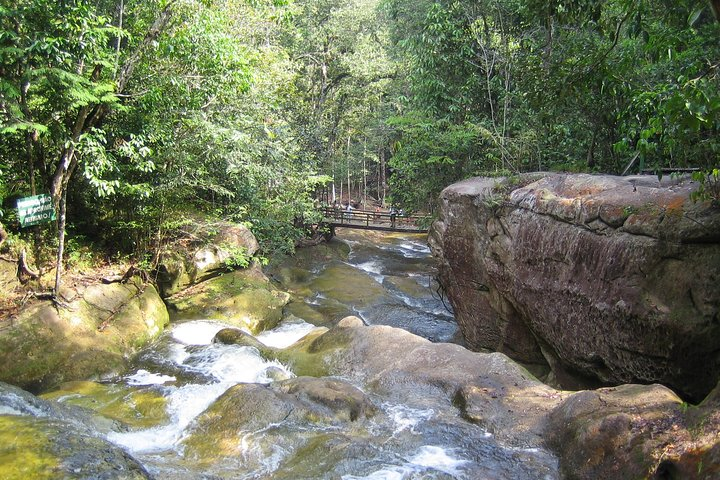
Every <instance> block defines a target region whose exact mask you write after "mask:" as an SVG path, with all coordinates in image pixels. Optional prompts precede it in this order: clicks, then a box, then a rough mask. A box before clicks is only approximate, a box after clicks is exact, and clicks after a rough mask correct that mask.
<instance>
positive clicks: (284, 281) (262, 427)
mask: <svg viewBox="0 0 720 480" xmlns="http://www.w3.org/2000/svg"><path fill="white" fill-rule="evenodd" d="M267 274H268V276H269V277H270V278H271V279H272V280H273V281H274V282H275V283H277V285H278V288H280V289H283V290H285V291H288V292H290V293H291V295H292V298H293V300H292V301H291V303H290V304H289V305H288V306H287V307H286V309H285V318H284V320H283V322H282V323H281V324H280V325H279V326H278V327H277V328H275V329H273V330H272V331H267V332H263V333H262V334H260V335H258V336H257V337H256V338H257V339H258V340H259V341H260V342H262V343H263V344H265V345H267V346H269V347H275V348H278V349H283V348H286V347H288V346H290V345H292V344H293V343H295V342H296V341H298V340H299V339H301V338H302V337H304V336H306V335H308V334H309V333H311V332H313V331H315V330H316V329H317V327H332V326H333V325H334V324H336V323H337V322H338V321H339V320H340V319H342V318H343V317H345V316H348V315H355V316H357V317H359V318H360V319H362V321H363V323H365V324H367V325H389V326H393V327H399V328H403V329H406V330H408V331H410V332H412V333H414V334H416V335H418V336H422V337H424V338H427V339H429V340H431V341H433V342H453V341H456V339H457V338H458V334H457V325H456V324H455V323H454V320H453V317H452V314H451V313H450V312H449V311H448V310H447V308H446V307H445V305H444V304H443V302H442V300H441V299H440V297H439V295H438V294H437V293H436V286H435V283H434V280H433V277H434V267H433V261H432V258H431V256H430V251H429V249H428V247H427V245H426V244H425V238H424V237H423V236H418V235H408V234H404V235H398V234H382V235H381V234H378V233H374V232H359V233H356V232H355V231H348V230H340V231H339V238H336V239H334V240H333V241H332V242H331V243H330V244H329V245H322V246H319V247H312V248H308V249H303V250H301V251H299V252H298V254H297V255H296V256H295V257H293V258H289V259H287V260H285V261H284V262H282V263H281V264H279V265H274V266H272V267H271V268H269V269H268V272H267ZM225 327H227V326H226V325H224V324H222V323H220V322H216V321H209V320H204V319H197V320H191V321H183V322H182V323H173V324H172V325H171V327H170V328H168V330H167V331H166V332H165V333H164V334H163V336H162V337H161V339H160V340H159V341H157V342H155V343H154V344H153V345H151V346H150V347H149V348H147V349H145V350H144V351H143V352H142V353H141V355H139V357H138V359H137V361H136V365H135V369H134V371H132V372H131V373H130V374H129V375H126V376H124V377H122V378H120V379H116V380H115V381H113V382H108V383H103V384H100V385H98V384H92V386H87V385H84V384H81V385H79V386H76V387H77V388H75V390H74V391H65V392H62V391H61V392H56V393H55V394H53V395H54V399H56V400H59V401H63V402H68V403H74V404H77V405H84V404H86V403H87V402H96V403H97V402H104V404H106V405H108V408H107V410H106V411H105V412H102V411H101V413H104V414H106V415H108V416H109V417H111V418H115V419H117V420H119V421H121V422H122V424H123V425H124V426H123V427H122V428H115V429H111V430H109V431H108V432H106V433H105V436H106V438H107V439H109V440H110V441H111V442H113V443H115V444H117V445H120V446H121V447H123V448H124V449H125V450H126V451H128V452H130V453H131V454H132V455H133V456H134V457H135V458H137V459H138V460H139V461H140V462H141V463H142V464H143V465H144V466H145V468H147V469H148V471H149V472H150V473H151V474H152V475H154V476H155V477H156V478H158V479H285V478H286V479H302V478H307V479H341V480H355V479H388V480H396V479H397V480H401V479H450V478H459V479H513V480H515V479H554V478H558V472H557V462H556V459H555V458H554V457H553V456H552V455H550V454H548V453H547V452H544V451H540V450H537V449H532V448H517V447H510V446H505V445H503V444H502V443H501V442H499V441H497V440H496V439H495V438H494V437H493V435H491V434H489V433H487V432H486V431H484V430H483V429H482V428H480V427H478V426H476V425H473V424H471V423H469V422H467V421H465V420H463V419H462V418H461V417H460V416H459V415H458V412H457V410H456V409H455V408H453V407H452V405H450V404H449V403H448V402H447V399H443V400H440V399H439V397H438V398H436V397H434V396H432V395H426V394H424V393H423V394H418V395H410V396H407V395H404V394H398V395H391V396H388V395H383V394H379V393H377V392H375V391H374V390H373V388H372V387H371V386H368V385H360V384H356V385H351V386H349V387H348V388H354V389H357V390H358V391H360V392H362V394H363V395H365V396H366V397H367V399H368V402H369V403H370V404H371V407H370V408H371V410H372V412H373V413H372V415H370V414H368V415H366V417H363V418H361V419H358V420H357V421H351V422H336V421H314V420H313V421H306V420H304V418H305V417H300V416H291V415H290V414H288V415H287V416H286V417H285V418H281V419H280V420H277V419H270V420H267V421H265V420H264V419H263V418H253V419H251V421H250V422H249V423H245V424H243V425H244V426H243V427H242V428H240V427H238V428H237V429H235V430H233V429H232V428H230V427H231V426H232V425H234V423H233V422H234V421H235V418H234V417H235V413H236V412H233V411H229V412H228V411H223V412H224V413H222V415H227V417H226V418H223V417H222V415H221V416H220V417H221V418H220V419H219V421H220V422H221V424H222V423H226V424H229V425H230V427H228V428H230V431H231V434H230V435H226V436H225V437H218V436H215V437H213V436H212V435H213V429H212V427H208V426H207V424H203V423H198V418H199V417H200V416H201V414H203V412H206V411H208V412H215V411H216V410H213V409H214V405H216V404H217V403H219V401H218V399H219V398H221V396H223V397H224V395H223V394H226V392H227V391H228V389H231V387H233V386H235V385H238V384H245V386H246V387H247V386H250V387H252V386H253V385H261V386H268V387H272V385H274V384H277V383H278V382H279V381H282V380H284V379H290V378H293V377H294V376H295V373H294V372H293V371H292V368H291V367H289V366H287V365H284V364H283V363H281V362H280V361H278V360H268V359H266V358H263V356H261V354H260V352H259V351H258V349H256V348H253V347H249V346H239V345H225V344H220V343H213V337H214V336H215V334H216V333H217V332H218V331H220V330H221V329H223V328H225ZM358 368H362V365H359V366H358ZM339 380H342V381H347V382H350V380H344V379H339ZM83 389H84V390H83ZM266 390H267V389H265V390H262V391H266ZM242 398H245V400H244V403H243V404H242V405H246V406H248V408H256V402H257V403H258V404H259V403H260V402H261V400H257V401H256V400H255V399H254V398H253V397H249V399H248V398H247V397H242ZM241 408H243V407H241ZM208 409H210V410H208ZM240 416H241V415H240ZM210 417H212V415H210ZM306 417H307V418H313V417H312V416H311V415H308V416H306ZM205 418H208V415H207V413H206V414H205ZM216 420H217V419H216ZM211 425H212V424H211ZM247 425H251V427H248V426H247ZM226 430H227V428H226V429H225V431H226Z"/></svg>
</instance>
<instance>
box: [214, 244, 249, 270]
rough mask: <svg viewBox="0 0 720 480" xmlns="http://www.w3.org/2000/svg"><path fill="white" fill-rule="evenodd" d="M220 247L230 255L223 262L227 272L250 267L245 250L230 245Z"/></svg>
mask: <svg viewBox="0 0 720 480" xmlns="http://www.w3.org/2000/svg"><path fill="white" fill-rule="evenodd" d="M220 246H221V247H222V248H223V249H224V250H226V251H227V252H228V253H229V254H230V256H229V257H228V258H227V259H226V260H225V268H227V269H228V270H237V269H240V268H247V267H248V266H250V260H251V257H250V256H249V255H248V251H247V248H245V247H236V246H232V245H220Z"/></svg>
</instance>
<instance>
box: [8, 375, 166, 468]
mask: <svg viewBox="0 0 720 480" xmlns="http://www.w3.org/2000/svg"><path fill="white" fill-rule="evenodd" d="M88 418H89V417H88V416H87V415H86V414H85V413H84V412H83V411H81V410H79V409H73V408H71V407H65V406H62V405H59V404H55V403H54V402H46V401H43V400H40V399H38V398H36V397H33V396H32V395H30V394H29V393H27V392H24V391H22V390H20V389H18V388H15V387H12V386H10V385H6V384H3V383H0V459H1V460H2V461H0V478H4V479H9V480H10V479H12V480H22V479H26V478H33V479H51V478H64V479H103V480H111V479H112V480H120V479H123V480H140V479H147V478H152V477H151V476H150V474H149V473H148V472H147V471H146V470H145V468H144V467H143V466H142V465H141V464H140V463H138V462H137V461H136V460H135V459H134V458H132V457H131V456H130V455H128V454H127V453H126V452H124V451H123V450H122V449H120V448H118V447H117V446H115V445H112V444H111V443H109V442H108V441H107V440H105V439H103V438H101V437H100V436H99V435H98V434H97V433H96V432H97V430H96V425H94V424H93V423H92V421H91V420H89V419H88Z"/></svg>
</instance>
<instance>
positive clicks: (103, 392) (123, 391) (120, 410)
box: [41, 381, 169, 429]
mask: <svg viewBox="0 0 720 480" xmlns="http://www.w3.org/2000/svg"><path fill="white" fill-rule="evenodd" d="M41 398H42V399H44V400H54V401H55V402H60V403H62V404H63V405H72V406H77V407H82V408H86V409H88V410H92V411H95V412H97V413H98V414H100V415H102V416H103V417H105V418H108V419H112V420H114V421H115V422H117V423H119V425H120V427H119V428H123V429H126V428H135V429H143V428H151V427H155V426H158V425H162V424H165V423H167V422H168V420H169V417H168V414H167V400H166V399H165V397H163V396H162V395H161V394H160V392H158V391H157V390H154V389H151V388H139V387H129V386H125V385H122V384H111V385H107V384H101V383H96V382H88V381H76V382H67V383H64V384H62V385H61V386H60V388H58V389H57V390H53V391H52V392H48V393H45V394H43V395H41ZM117 428H118V427H115V429H117Z"/></svg>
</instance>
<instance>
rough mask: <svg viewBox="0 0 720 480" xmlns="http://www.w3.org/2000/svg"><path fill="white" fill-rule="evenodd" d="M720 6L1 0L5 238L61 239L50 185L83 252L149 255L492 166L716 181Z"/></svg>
mask: <svg viewBox="0 0 720 480" xmlns="http://www.w3.org/2000/svg"><path fill="white" fill-rule="evenodd" d="M719 15H720V2H718V1H715V0H713V1H709V2H708V1H704V0H703V1H701V0H697V1H691V0H680V1H669V0H641V1H629V0H608V1H605V2H595V1H590V0H572V1H561V0H552V1H542V2H541V1H539V0H472V1H470V0H467V1H463V0H458V1H447V0H417V1H412V2H408V1H406V0H343V1H340V0H143V1H135V0H95V1H81V0H74V1H72V0H17V1H14V2H12V3H11V2H9V1H7V0H1V2H0V115H1V117H0V120H1V121H2V124H1V126H0V172H1V175H0V200H2V207H1V208H0V214H2V216H1V217H0V222H1V225H3V226H4V229H3V228H1V227H0V231H2V232H3V236H6V237H7V241H6V242H5V245H4V248H6V249H11V250H12V249H15V250H19V249H21V248H24V246H25V245H26V244H29V243H34V244H35V246H36V247H37V246H38V245H42V246H45V247H47V248H49V249H52V248H55V247H56V246H57V243H58V241H62V240H58V236H57V232H58V230H57V229H58V226H57V225H53V224H50V225H45V226H42V227H35V228H32V229H24V230H23V229H20V228H19V225H18V223H17V218H16V210H15V201H16V200H17V198H20V197H24V196H29V195H35V194H40V193H49V194H50V195H52V197H53V200H54V202H55V204H56V206H57V208H58V210H59V211H60V212H61V213H63V212H64V211H65V210H64V208H65V206H66V207H67V209H66V210H67V231H68V233H69V235H68V242H67V252H68V255H67V261H68V262H71V263H72V262H75V263H77V262H81V261H82V260H83V258H85V256H86V255H90V254H89V253H88V251H89V250H88V248H89V249H90V251H93V252H97V251H102V252H104V253H105V254H106V255H107V256H109V257H112V258H120V257H128V256H129V257H132V258H134V259H136V260H138V261H140V262H141V263H142V262H145V263H151V262H152V257H153V253H152V252H155V251H157V250H158V249H159V248H160V246H161V244H162V242H163V241H164V239H165V237H166V232H171V231H173V230H175V229H178V228H181V227H182V225H183V224H185V223H187V222H192V221H193V218H195V217H196V216H198V215H203V216H210V217H218V218H227V219H231V220H233V221H238V222H244V223H246V224H247V225H249V226H250V228H251V229H252V230H253V232H254V233H255V234H256V236H257V237H258V238H259V240H260V241H261V244H262V246H263V252H264V255H266V256H268V257H269V256H272V255H273V254H275V253H277V252H290V251H292V249H293V246H294V245H295V242H296V240H297V239H298V238H299V237H301V236H302V235H303V234H304V233H305V232H304V230H303V228H302V222H299V221H298V220H299V219H302V220H304V221H305V222H312V221H314V220H317V215H318V214H317V212H316V211H315V209H314V202H313V199H314V195H315V193H316V191H317V190H318V189H319V188H320V189H325V190H326V191H331V189H332V188H333V187H334V191H335V194H336V198H338V200H340V201H342V200H343V199H344V200H355V201H361V200H363V199H365V198H372V199H374V200H375V201H376V202H378V203H382V204H384V205H389V204H395V205H397V206H400V207H403V208H405V209H406V210H409V211H413V210H415V211H417V210H423V211H430V212H432V211H433V209H434V206H435V202H436V201H437V197H438V194H439V192H440V190H441V189H442V188H444V187H445V186H447V185H449V184H450V183H452V182H454V181H457V180H459V179H462V178H465V177H469V176H472V175H508V174H510V175H511V174H515V173H518V172H522V171H534V170H563V171H587V172H606V173H614V174H620V173H623V172H624V171H626V170H627V171H630V172H638V171H640V170H649V171H654V172H658V173H660V172H663V171H664V170H663V169H674V168H688V167H693V168H698V169H701V170H702V171H703V172H712V171H713V169H716V168H717V166H718V163H719V162H718V152H719V151H720V140H718V138H720V136H719V135H718V133H719V130H720V23H719V22H718V18H719ZM715 172H716V173H715V177H714V178H715V180H717V170H716V171H715ZM703 175H705V174H703ZM709 178H710V179H711V180H712V178H713V177H712V174H711V177H709ZM61 229H62V230H65V229H64V228H62V225H61ZM33 251H34V252H36V256H38V258H37V259H36V262H38V263H42V262H43V259H42V258H39V257H42V249H41V248H34V249H33ZM46 260H47V259H46Z"/></svg>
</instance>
